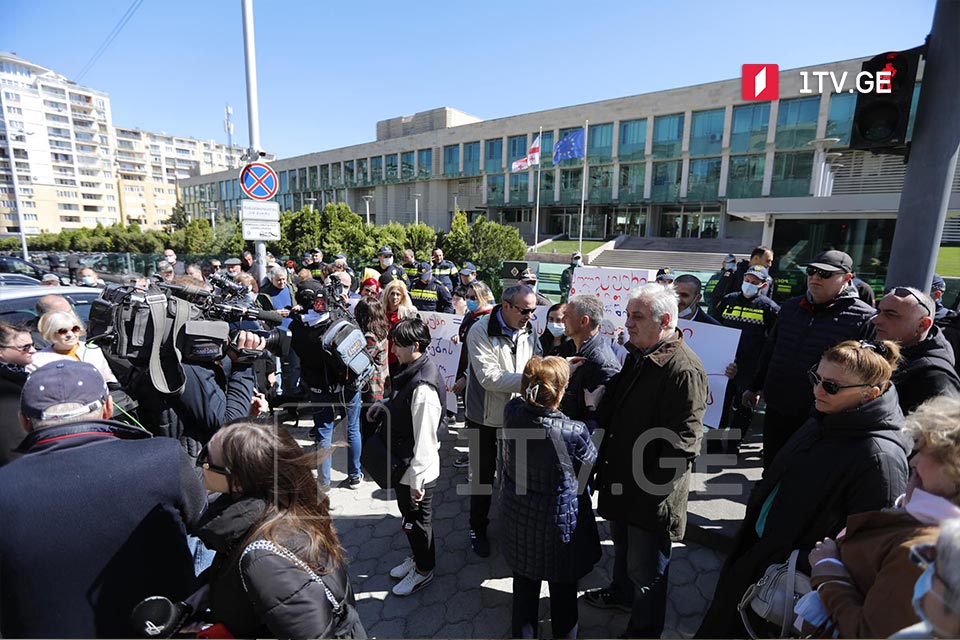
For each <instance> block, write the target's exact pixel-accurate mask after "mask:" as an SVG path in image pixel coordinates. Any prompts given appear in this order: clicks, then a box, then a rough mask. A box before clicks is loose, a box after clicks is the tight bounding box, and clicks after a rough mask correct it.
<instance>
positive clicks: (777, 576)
mask: <svg viewBox="0 0 960 640" xmlns="http://www.w3.org/2000/svg"><path fill="white" fill-rule="evenodd" d="M799 555H800V550H799V549H794V550H793V552H792V553H791V554H790V558H789V559H788V560H787V561H786V562H781V563H778V564H772V565H770V566H769V567H767V570H766V571H764V572H763V577H761V578H760V579H759V580H758V581H757V582H756V583H755V584H752V585H750V586H749V587H748V588H747V590H746V592H745V593H744V594H743V598H742V599H741V600H740V604H739V605H738V606H737V609H738V610H739V611H740V618H741V619H742V620H743V626H744V627H745V628H746V629H747V633H749V634H750V637H751V638H753V640H757V638H758V636H757V633H756V631H754V630H753V625H752V624H750V619H749V617H748V616H747V608H748V607H749V608H750V609H753V612H754V613H756V614H757V615H758V616H760V617H761V618H763V619H764V620H766V621H767V622H769V623H771V624H774V625H776V626H778V627H780V636H779V637H781V638H789V637H790V633H791V631H792V627H793V621H794V620H795V619H796V614H795V613H794V611H793V606H794V604H795V603H796V601H797V600H798V599H799V598H800V597H801V596H803V595H805V594H807V593H809V592H810V591H811V590H812V589H813V587H812V586H811V585H810V578H809V577H807V576H806V575H804V574H803V573H799V572H798V571H797V557H798V556H799Z"/></svg>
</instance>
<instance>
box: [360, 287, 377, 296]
mask: <svg viewBox="0 0 960 640" xmlns="http://www.w3.org/2000/svg"><path fill="white" fill-rule="evenodd" d="M363 292H364V293H369V294H371V295H377V290H376V289H374V288H373V287H364V288H363Z"/></svg>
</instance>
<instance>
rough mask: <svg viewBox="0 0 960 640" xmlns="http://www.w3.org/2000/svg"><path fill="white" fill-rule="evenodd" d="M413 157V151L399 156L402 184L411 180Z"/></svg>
mask: <svg viewBox="0 0 960 640" xmlns="http://www.w3.org/2000/svg"><path fill="white" fill-rule="evenodd" d="M413 156H414V154H413V151H404V152H403V153H401V154H400V179H401V180H402V181H403V182H409V181H411V180H413V176H414V172H413V169H414V165H413Z"/></svg>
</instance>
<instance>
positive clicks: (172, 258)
mask: <svg viewBox="0 0 960 640" xmlns="http://www.w3.org/2000/svg"><path fill="white" fill-rule="evenodd" d="M176 261H177V259H176V258H174V257H173V256H167V262H169V263H170V264H173V263H174V262H176Z"/></svg>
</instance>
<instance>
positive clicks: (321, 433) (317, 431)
mask: <svg viewBox="0 0 960 640" xmlns="http://www.w3.org/2000/svg"><path fill="white" fill-rule="evenodd" d="M311 401H312V402H314V403H316V404H317V405H318V406H316V407H314V410H313V432H312V433H311V435H312V436H313V439H314V440H316V441H317V444H318V445H319V446H320V447H321V448H323V449H328V448H330V445H331V444H332V441H333V427H334V425H335V424H336V419H337V411H336V410H337V408H339V407H343V408H344V410H345V411H344V412H345V415H346V419H347V446H348V448H349V452H350V455H349V457H348V458H347V475H348V476H349V477H350V478H360V477H361V476H362V475H363V474H362V473H361V472H360V447H361V444H360V392H359V391H342V392H339V393H316V392H314V393H313V394H312V397H311ZM330 467H331V456H327V457H326V458H324V460H323V462H321V463H320V480H321V482H322V484H324V485H329V484H330Z"/></svg>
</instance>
